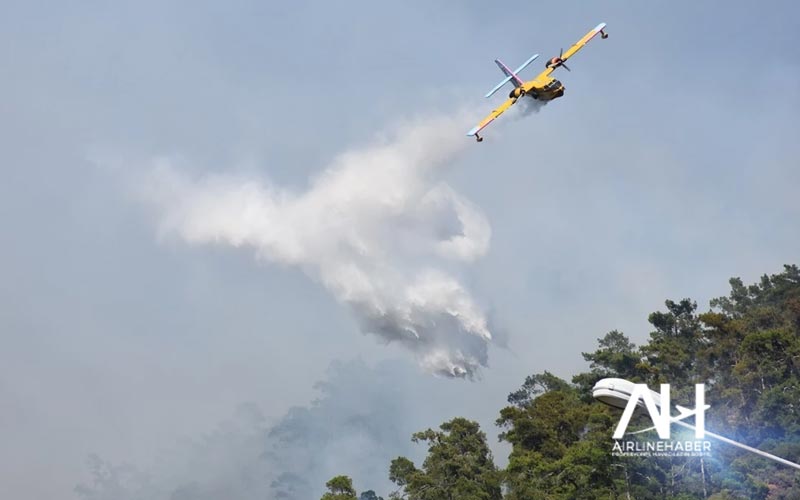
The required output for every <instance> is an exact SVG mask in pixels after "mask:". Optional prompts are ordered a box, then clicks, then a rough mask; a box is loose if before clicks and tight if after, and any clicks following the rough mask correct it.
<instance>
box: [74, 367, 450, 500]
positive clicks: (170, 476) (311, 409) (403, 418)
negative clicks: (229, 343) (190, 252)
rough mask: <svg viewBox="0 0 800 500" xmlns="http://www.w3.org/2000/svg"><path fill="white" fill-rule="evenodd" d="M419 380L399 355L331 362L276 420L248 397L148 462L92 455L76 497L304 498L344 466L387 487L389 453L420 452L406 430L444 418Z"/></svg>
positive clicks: (359, 481)
mask: <svg viewBox="0 0 800 500" xmlns="http://www.w3.org/2000/svg"><path fill="white" fill-rule="evenodd" d="M415 377H416V379H415ZM421 379H422V377H421V376H418V375H417V374H415V373H413V371H412V370H410V369H408V367H407V366H406V365H404V364H399V363H396V362H383V363H379V364H378V365H377V366H371V365H368V364H367V363H364V362H363V361H360V360H355V361H348V362H334V363H332V364H331V366H330V368H329V370H328V373H327V376H326V379H325V380H324V382H320V383H319V384H317V385H316V388H317V390H318V393H319V395H318V397H317V398H316V399H315V400H314V401H313V402H312V403H310V404H308V405H305V406H296V407H293V408H290V409H289V410H288V411H287V412H286V413H285V414H284V415H283V416H282V417H280V418H279V419H277V421H272V419H270V418H268V417H267V416H265V415H264V414H263V413H262V410H261V409H260V408H259V407H258V406H257V405H255V404H254V403H247V404H242V405H240V406H239V407H238V408H237V411H236V412H235V414H234V415H232V416H231V418H229V419H227V420H225V421H224V422H220V423H219V424H218V425H217V426H216V428H214V429H213V430H211V431H210V432H208V433H204V434H203V435H200V436H187V437H186V438H184V439H182V440H180V441H178V442H176V443H174V444H167V445H165V449H164V450H163V451H162V453H161V454H159V456H158V458H157V459H156V460H154V461H153V463H149V464H147V463H146V464H140V465H133V464H126V463H123V464H117V463H113V462H109V461H107V460H104V459H102V458H101V457H99V456H97V455H91V456H90V457H89V459H88V469H89V476H90V480H89V481H85V482H82V483H81V484H79V485H78V486H77V487H76V488H75V492H76V493H77V495H78V497H79V498H81V499H83V500H141V499H147V500H219V499H237V500H309V499H315V498H319V497H320V496H321V494H322V492H323V490H324V489H325V482H326V481H327V480H329V479H330V478H331V477H333V476H336V475H339V474H347V475H349V476H351V477H352V478H353V480H354V483H355V485H356V486H357V488H358V489H359V490H361V491H364V490H367V489H374V490H377V491H380V492H384V496H385V492H388V491H390V490H391V488H392V483H391V482H390V481H389V475H388V466H389V462H390V461H391V459H392V458H394V457H396V456H397V455H404V456H409V457H411V458H418V457H416V456H415V455H414V453H415V451H419V450H418V449H417V448H416V447H415V446H414V445H413V443H412V442H411V439H410V437H411V434H412V432H414V431H417V430H419V429H422V428H425V427H429V426H430V425H431V422H432V421H433V422H436V421H438V420H440V419H441V418H444V417H443V416H442V415H440V414H437V411H436V409H432V408H430V405H427V404H426V403H425V402H424V399H425V397H424V396H420V395H419V394H418V393H417V392H416V391H414V390H413V386H416V387H419V384H424V383H425V382H424V381H423V380H421ZM398 381H413V382H412V384H410V385H407V384H405V383H402V382H401V383H398Z"/></svg>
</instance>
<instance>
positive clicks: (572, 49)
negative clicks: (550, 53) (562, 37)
mask: <svg viewBox="0 0 800 500" xmlns="http://www.w3.org/2000/svg"><path fill="white" fill-rule="evenodd" d="M605 27H606V23H600V24H598V25H597V26H595V28H594V29H593V30H592V31H590V32H588V33H586V34H585V35H584V36H583V38H581V39H580V40H578V41H577V42H575V45H573V46H572V47H570V48H568V49H567V51H566V52H564V54H562V55H561V60H562V61H566V60H567V59H569V58H570V57H572V56H574V55H575V53H576V52H578V51H579V50H581V49H582V48H583V46H584V45H586V44H587V43H589V40H591V39H592V38H594V37H595V36H597V35H598V34H599V33H600V32H601V31H603V30H604V29H605ZM607 36H608V35H603V37H604V38H605V37H607Z"/></svg>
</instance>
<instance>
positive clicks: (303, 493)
mask: <svg viewBox="0 0 800 500" xmlns="http://www.w3.org/2000/svg"><path fill="white" fill-rule="evenodd" d="M730 286H731V291H730V293H729V295H728V296H725V297H720V298H718V299H714V300H713V301H712V302H711V306H712V307H711V309H710V310H707V311H703V312H700V311H698V306H697V304H696V303H695V302H694V301H692V300H691V299H682V300H678V301H673V300H667V301H666V302H665V306H666V309H665V310H664V311H658V312H654V313H652V314H651V315H650V316H649V322H650V324H651V325H652V328H653V329H652V331H651V333H650V339H649V341H648V342H647V343H646V344H644V345H642V346H636V345H634V344H633V343H632V342H631V341H630V340H629V339H628V338H627V337H626V336H625V334H624V333H622V332H619V331H616V330H614V331H611V332H609V333H607V334H606V335H605V336H603V337H602V338H600V339H599V341H598V345H597V348H596V349H595V350H594V351H590V352H586V353H584V355H583V356H584V358H585V359H586V361H588V362H589V363H590V369H589V371H586V372H583V373H580V374H577V375H575V376H574V377H572V380H571V381H566V380H563V379H561V378H559V377H557V376H555V375H553V374H551V373H549V372H544V373H538V374H532V375H530V376H529V377H527V378H526V379H525V380H524V381H523V383H522V386H521V387H520V388H519V389H517V390H514V391H512V392H511V393H510V394H509V395H508V403H509V405H508V406H506V407H505V408H502V409H500V410H499V417H498V418H497V425H498V426H499V428H500V429H501V431H502V432H501V434H500V439H501V440H503V441H504V442H506V443H509V444H510V446H511V453H510V456H509V461H508V465H507V466H506V467H505V468H498V467H496V466H495V464H494V463H493V459H492V454H491V452H490V451H489V449H488V446H487V442H486V436H485V434H484V433H483V432H482V431H481V430H480V429H479V427H478V424H477V423H475V422H473V421H471V420H468V419H467V418H463V417H456V418H454V419H451V420H448V421H446V422H444V423H442V424H441V425H440V426H439V428H440V430H432V429H430V428H429V429H427V430H424V431H420V429H421V428H424V424H423V425H421V424H422V423H421V422H419V421H413V422H412V421H411V420H409V419H406V418H405V417H404V409H403V405H404V401H405V400H406V399H407V395H404V393H403V391H402V389H400V388H398V387H397V386H396V385H395V384H393V380H394V377H395V376H396V375H397V373H398V372H397V368H396V367H388V366H378V367H376V368H375V369H369V368H367V367H366V366H365V365H364V364H363V363H361V362H356V363H349V364H336V365H334V366H333V367H332V368H331V370H330V378H329V380H328V381H327V382H325V383H322V384H320V385H319V390H320V393H321V396H320V398H319V399H318V400H317V401H316V402H315V403H313V404H312V405H311V406H309V407H306V408H295V409H293V410H291V411H290V412H289V413H288V414H287V415H286V416H284V417H283V418H282V419H280V420H279V421H278V422H275V423H273V424H267V423H266V422H265V420H264V418H263V417H262V416H261V415H260V412H259V411H258V410H257V409H256V408H253V407H252V406H243V407H242V408H240V410H239V412H238V414H237V418H236V419H235V420H234V421H232V422H228V423H225V424H222V425H220V426H219V428H218V429H217V430H216V431H214V432H212V433H210V434H209V435H207V436H205V437H204V438H202V439H199V440H196V441H194V442H191V443H185V444H184V445H183V446H182V447H178V449H176V450H175V453H174V454H173V455H172V456H170V457H167V459H166V461H165V462H164V463H163V464H161V465H159V466H157V467H153V468H152V469H150V470H147V471H144V470H139V469H137V468H135V467H133V466H127V465H121V466H120V465H111V464H108V463H105V462H103V461H102V460H101V459H100V458H98V457H91V458H90V468H91V470H92V474H93V477H94V482H93V483H90V484H83V485H81V486H79V487H78V488H77V491H78V493H79V494H80V496H81V497H82V498H84V499H86V500H111V499H114V500H127V499H139V498H142V499H144V498H147V499H153V500H158V499H161V498H163V499H171V500H172V499H211V498H220V497H224V498H232V499H240V498H241V499H250V498H254V499H255V498H260V499H263V498H267V499H270V500H272V499H275V500H277V499H286V500H306V499H309V498H319V497H320V496H321V495H323V493H324V491H325V488H326V483H327V493H324V495H326V496H323V497H322V498H324V499H326V500H328V499H333V498H335V499H340V498H341V499H348V500H350V499H353V498H360V500H365V499H369V500H374V499H376V498H379V497H383V498H405V499H408V500H433V499H442V498H444V499H447V498H458V499H462V500H473V499H474V500H491V499H497V498H500V485H501V484H502V485H503V496H502V498H506V499H509V500H522V499H526V500H528V499H533V500H535V499H548V500H549V499H553V500H562V499H563V500H568V499H574V498H580V499H589V500H592V499H596V500H606V499H608V500H610V499H627V498H636V499H672V500H679V499H681V500H688V499H711V500H726V499H742V500H744V499H754V500H778V499H791V498H797V497H798V495H800V484H798V482H797V479H796V474H795V472H794V470H792V469H789V468H786V467H784V466H781V465H778V464H775V463H772V462H769V461H766V460H765V459H763V458H761V457H758V456H755V455H752V454H747V453H745V452H743V451H741V450H739V449H737V448H732V447H729V446H726V445H724V444H722V443H714V448H713V453H712V456H711V457H704V458H701V457H693V458H678V457H675V458H669V457H666V458H643V457H629V458H619V457H612V455H611V444H612V441H611V433H612V431H613V428H614V426H615V425H616V422H617V421H618V419H619V416H620V411H619V410H616V409H610V408H608V407H606V406H605V405H602V404H600V403H598V402H596V401H594V400H593V399H592V397H591V388H592V386H593V385H594V383H595V382H596V381H597V380H599V379H601V378H606V377H621V378H626V379H629V380H631V381H634V382H643V383H647V384H649V385H650V386H651V387H657V385H658V384H659V383H670V384H671V385H672V388H673V398H674V400H675V401H676V402H681V401H692V396H693V389H694V384H695V383H705V384H706V402H707V403H708V404H710V405H711V409H710V410H709V411H708V412H707V414H706V428H707V429H709V430H712V431H713V432H716V433H719V434H722V435H724V436H727V437H730V438H733V439H735V440H737V441H740V442H742V443H745V444H748V445H750V446H754V447H756V448H759V449H762V450H764V451H768V452H771V453H774V454H776V455H778V456H781V457H784V458H786V459H788V460H792V461H798V460H800V411H799V410H798V405H797V401H798V400H800V394H798V391H799V390H800V389H798V388H800V269H799V268H798V267H797V266H786V267H785V269H784V271H783V272H781V273H779V274H774V275H770V276H767V275H765V276H763V277H762V278H761V280H760V281H759V282H758V283H756V284H753V285H745V284H744V283H743V282H742V281H741V280H740V279H738V278H734V279H731V280H730ZM365 376H369V377H373V378H374V380H372V381H370V382H371V383H368V384H365V383H364V377H365ZM467 417H468V416H467ZM641 423H644V420H641V421H640V422H639V424H641ZM687 437H688V436H687ZM409 438H411V439H409ZM412 440H413V442H415V443H417V445H416V447H415V446H414V445H413V444H412V442H411V441H412ZM420 444H424V445H426V446H427V455H426V456H425V457H419V456H418V455H416V456H415V455H414V454H415V453H418V452H419V451H420V450H419V449H418V448H419V445H420ZM398 454H400V455H401V456H399V457H398V456H397V455H398ZM406 456H412V457H414V458H413V459H409V458H406ZM420 458H422V459H421V460H420ZM416 464H420V465H416ZM342 474H345V475H344V476H342ZM351 477H353V478H354V479H352V480H351V479H350V478H351ZM381 477H382V478H383V482H381V481H380V479H379V478H381ZM388 480H391V482H392V483H393V485H390V484H389V483H388ZM376 483H380V484H376ZM359 491H360V492H361V494H360V495H359V496H356V495H357V494H358V492H359Z"/></svg>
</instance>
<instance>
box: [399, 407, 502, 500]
mask: <svg viewBox="0 0 800 500" xmlns="http://www.w3.org/2000/svg"><path fill="white" fill-rule="evenodd" d="M439 428H440V429H441V430H440V431H434V430H432V429H428V430H425V431H422V432H417V433H415V434H414V435H413V436H412V441H414V442H415V443H419V442H424V443H427V444H428V456H427V458H426V459H425V462H424V463H423V465H422V468H421V469H417V468H416V466H415V465H414V463H413V462H411V461H410V460H409V459H407V458H405V457H397V458H396V459H394V460H392V463H391V466H390V467H389V479H391V480H392V482H394V483H395V484H397V485H398V486H399V487H400V490H399V491H398V492H396V493H394V494H392V496H391V497H390V498H406V499H408V500H456V499H458V500H499V499H500V498H501V494H500V475H499V473H498V471H497V469H496V467H495V465H494V462H493V461H492V453H491V451H489V447H488V445H487V444H486V435H485V434H484V433H483V432H482V431H481V430H480V426H478V424H477V423H476V422H472V421H470V420H467V419H464V418H454V419H453V420H450V421H449V422H445V423H443V424H442V425H441V426H439Z"/></svg>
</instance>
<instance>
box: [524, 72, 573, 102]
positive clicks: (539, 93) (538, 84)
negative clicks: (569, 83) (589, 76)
mask: <svg viewBox="0 0 800 500" xmlns="http://www.w3.org/2000/svg"><path fill="white" fill-rule="evenodd" d="M531 83H533V86H532V88H531V90H530V91H528V94H530V95H531V97H533V98H534V99H537V100H539V101H552V100H553V99H556V98H559V97H561V96H563V95H564V84H563V83H561V82H560V81H558V80H556V79H555V78H552V77H549V76H548V77H545V78H541V79H540V78H537V79H535V80H533V81H532V82H531Z"/></svg>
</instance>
